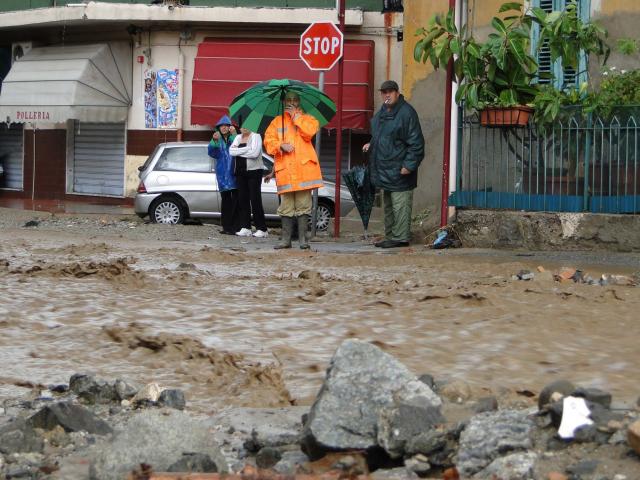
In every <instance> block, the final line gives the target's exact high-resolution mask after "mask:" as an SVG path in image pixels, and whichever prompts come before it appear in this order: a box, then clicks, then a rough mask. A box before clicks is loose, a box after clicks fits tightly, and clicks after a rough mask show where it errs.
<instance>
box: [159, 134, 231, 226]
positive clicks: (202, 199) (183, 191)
mask: <svg viewBox="0 0 640 480" xmlns="http://www.w3.org/2000/svg"><path fill="white" fill-rule="evenodd" d="M153 170H154V172H153V173H154V174H155V176H156V178H155V182H154V183H155V185H156V186H157V188H156V189H154V191H161V192H167V193H168V192H175V193H177V194H178V195H180V196H181V197H182V198H184V199H185V201H186V202H187V205H188V207H189V214H190V216H191V217H212V216H216V215H219V212H220V202H219V198H218V184H217V182H216V175H215V172H214V160H213V159H212V158H211V157H210V156H209V155H208V153H207V146H206V145H169V146H167V147H166V148H165V149H164V151H163V152H162V153H161V156H160V158H159V159H158V161H157V162H156V165H155V167H154V169H153Z"/></svg>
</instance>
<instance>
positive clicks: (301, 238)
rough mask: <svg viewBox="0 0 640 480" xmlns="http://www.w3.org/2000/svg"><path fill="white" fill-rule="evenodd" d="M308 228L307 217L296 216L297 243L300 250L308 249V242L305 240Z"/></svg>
mask: <svg viewBox="0 0 640 480" xmlns="http://www.w3.org/2000/svg"><path fill="white" fill-rule="evenodd" d="M308 228H309V215H299V216H298V242H300V248H301V249H302V250H308V249H309V240H308V239H307V229H308Z"/></svg>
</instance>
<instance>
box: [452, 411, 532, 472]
mask: <svg viewBox="0 0 640 480" xmlns="http://www.w3.org/2000/svg"><path fill="white" fill-rule="evenodd" d="M527 413H528V412H527V411H516V410H499V411H497V412H486V413H481V414H479V415H476V416H474V417H472V418H471V420H470V421H469V424H468V425H467V427H466V428H465V429H464V431H463V432H462V434H461V435H460V447H459V450H458V455H457V461H456V466H457V468H458V471H459V472H460V476H461V477H462V478H465V477H469V476H471V475H473V474H475V473H477V472H479V471H480V470H482V469H484V468H485V467H487V466H488V465H489V464H490V463H491V462H493V460H495V459H496V458H498V457H499V456H502V455H504V454H506V453H509V452H513V451H517V450H528V449H530V448H531V446H532V441H531V437H530V435H531V431H532V428H533V422H532V421H531V420H530V419H529V418H528V416H527Z"/></svg>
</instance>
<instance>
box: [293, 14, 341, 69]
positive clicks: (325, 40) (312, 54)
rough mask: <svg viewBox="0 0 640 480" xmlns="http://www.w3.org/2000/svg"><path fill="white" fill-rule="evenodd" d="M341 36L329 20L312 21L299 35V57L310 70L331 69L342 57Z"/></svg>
mask: <svg viewBox="0 0 640 480" xmlns="http://www.w3.org/2000/svg"><path fill="white" fill-rule="evenodd" d="M343 38H344V36H343V35H342V32H341V31H340V30H339V29H338V27H336V26H335V25H334V24H333V23H331V22H316V23H312V24H311V25H310V26H309V28H307V29H306V30H305V31H304V33H303V34H302V36H300V58H301V59H302V60H303V61H304V63H306V64H307V67H309V68H310V69H311V70H331V69H332V68H333V66H334V65H335V64H336V62H337V61H338V60H340V58H342V50H343V43H344V42H343Z"/></svg>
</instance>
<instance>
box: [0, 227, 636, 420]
mask: <svg viewBox="0 0 640 480" xmlns="http://www.w3.org/2000/svg"><path fill="white" fill-rule="evenodd" d="M0 240H2V247H0V298H1V299H2V301H1V302H0V364H1V365H2V366H3V367H2V371H1V373H0V401H1V400H2V399H3V398H6V397H9V396H13V395H17V394H19V393H20V392H24V387H25V385H29V384H42V385H48V384H53V383H67V382H68V380H69V377H70V375H72V374H73V373H76V372H93V373H95V374H97V375H98V376H99V377H102V378H105V379H110V380H113V379H115V378H124V379H127V380H129V381H133V382H137V383H138V384H146V383H149V382H157V383H159V384H161V385H162V386H166V387H174V388H182V389H184V390H185V392H186V395H187V400H188V402H189V405H190V407H191V408H192V409H194V410H197V411H201V412H207V413H208V412H213V411H216V410H219V409H220V408H223V407H225V406H229V405H244V406H276V405H286V404H288V403H290V402H295V403H298V404H309V403H310V402H311V401H312V400H313V398H314V396H315V394H316V392H317V390H318V388H319V386H320V384H321V382H322V378H323V376H324V371H325V369H326V367H327V365H328V362H329V360H330V358H331V355H332V354H333V352H334V351H335V349H336V348H337V347H338V345H339V344H340V343H341V342H342V341H343V340H345V339H347V338H359V339H362V340H366V341H371V342H373V343H375V344H376V345H378V346H379V347H380V348H382V349H383V350H385V351H386V352H388V353H390V354H392V355H394V356H396V357H397V358H398V359H400V360H401V361H402V362H403V363H405V364H406V365H407V366H408V367H409V368H410V369H411V370H413V371H414V372H415V373H416V374H422V373H430V374H432V375H433V376H434V377H436V378H437V379H443V380H463V381H466V382H468V383H469V384H470V385H471V386H473V387H478V388H485V389H492V390H493V391H498V390H499V389H501V388H508V389H514V390H531V391H534V392H535V391H537V390H539V389H540V388H541V387H542V386H544V385H545V384H546V383H548V382H550V381H551V380H554V379H558V378H567V379H569V380H571V381H573V382H574V383H576V384H580V385H584V386H594V387H600V388H604V389H607V390H609V391H611V392H612V393H613V395H614V399H615V400H619V401H632V400H635V398H637V396H638V394H639V393H640V392H639V391H638V385H637V377H636V375H635V370H636V362H637V360H638V353H637V345H638V341H639V340H640V322H639V321H638V318H639V315H638V311H640V287H633V286H622V285H615V286H606V287H601V286H590V285H585V284H574V283H573V282H566V283H560V282H557V281H554V280H553V279H552V278H551V271H554V270H557V269H559V268H560V267H561V264H558V263H555V262H552V261H550V260H549V261H545V262H540V260H534V259H530V258H528V257H526V256H524V257H521V258H518V257H515V256H508V257H506V256H491V255H489V256H487V255H485V256H483V255H472V254H469V255H467V254H459V253H457V254H439V253H437V252H433V251H429V250H426V249H423V248H421V247H418V248H413V249H410V250H408V251H405V252H403V253H396V252H393V253H389V252H381V251H376V250H377V249H373V248H368V249H366V248H365V249H363V251H362V252H360V253H317V252H303V251H300V250H297V249H292V250H290V251H284V252H283V251H278V252H274V251H268V250H255V251H234V250H233V249H230V248H223V247H221V246H216V241H215V240H212V241H210V242H208V243H210V244H209V245H205V244H204V243H205V242H202V241H201V242H199V243H198V242H172V243H170V244H167V243H164V244H163V243H161V242H157V241H146V240H143V239H127V238H117V237H103V238H95V237H90V236H89V235H87V236H86V237H84V236H82V235H76V236H73V237H72V236H69V235H65V234H63V233H58V232H46V231H42V230H31V231H26V230H24V229H22V230H18V229H16V230H13V231H12V230H10V229H7V230H4V231H2V232H0ZM245 249H247V250H250V249H249V248H248V247H247V246H246V245H245ZM538 265H542V266H544V268H545V269H546V270H547V273H545V274H537V275H536V278H535V279H534V280H533V281H518V280H513V279H512V275H513V274H514V273H517V272H518V271H520V270H521V269H530V270H535V268H536V267H537V266H538ZM572 266H574V267H576V266H578V267H581V268H585V267H584V266H582V265H572ZM628 270H629V271H628V272H627V269H625V268H624V267H616V268H615V273H631V269H628ZM588 271H589V273H591V274H592V275H594V276H599V275H600V274H602V273H614V270H613V268H611V269H607V268H606V267H604V266H599V267H590V269H589V270H588Z"/></svg>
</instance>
